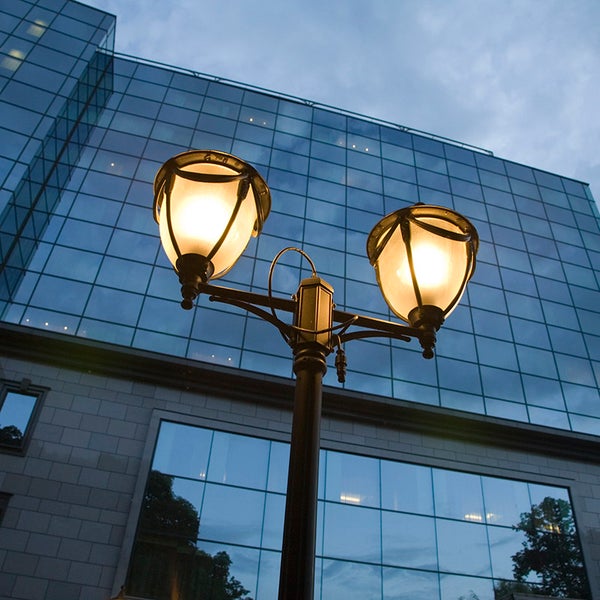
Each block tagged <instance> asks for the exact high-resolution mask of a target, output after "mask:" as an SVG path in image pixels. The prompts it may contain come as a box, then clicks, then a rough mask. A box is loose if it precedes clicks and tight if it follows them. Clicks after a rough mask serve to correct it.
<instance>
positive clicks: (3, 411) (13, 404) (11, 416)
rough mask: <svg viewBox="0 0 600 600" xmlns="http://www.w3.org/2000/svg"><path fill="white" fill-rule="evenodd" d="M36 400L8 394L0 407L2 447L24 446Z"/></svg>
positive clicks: (32, 397)
mask: <svg viewBox="0 0 600 600" xmlns="http://www.w3.org/2000/svg"><path fill="white" fill-rule="evenodd" d="M36 400H37V397H36V396H30V395H27V394H19V393H17V392H10V391H9V392H6V396H5V397H4V402H3V403H2V406H1V407H0V445H8V446H14V447H20V446H22V444H23V438H24V437H25V433H26V430H27V426H28V425H29V421H30V419H31V416H32V415H33V409H34V408H35V403H36Z"/></svg>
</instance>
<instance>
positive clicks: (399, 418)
mask: <svg viewBox="0 0 600 600" xmlns="http://www.w3.org/2000/svg"><path fill="white" fill-rule="evenodd" d="M0 337H1V339H2V349H1V350H0V353H2V354H5V355H6V356H7V357H10V358H19V359H23V360H30V361H33V362H37V363H42V364H50V365H53V366H59V367H61V368H68V369H74V370H78V371H83V372H86V373H93V374H96V375H103V376H109V377H117V378H122V379H126V380H130V381H137V382H143V383H147V384H154V385H160V386H165V387H170V388H175V389H184V390H187V391H192V392H193V391H196V392H198V393H203V394H207V393H209V394H212V395H215V396H221V397H224V398H227V399H235V400H238V401H242V402H244V401H245V402H253V403H256V402H259V403H264V404H271V405H273V404H276V405H278V406H280V407H282V408H286V409H288V410H291V408H292V399H293V396H294V394H293V390H294V380H293V379H288V378H284V377H276V376H272V375H265V374H260V373H252V372H249V371H244V370H242V369H236V368H231V367H222V366H219V365H212V364H209V363H203V362H199V361H195V360H191V359H186V358H180V357H174V356H170V355H164V354H159V353H155V352H148V351H144V350H139V349H135V348H130V347H124V346H117V345H113V344H108V343H105V342H99V341H93V340H88V339H85V338H79V337H75V336H68V335H64V334H60V333H55V332H50V331H44V330H39V329H33V328H29V327H23V326H21V325H13V324H9V323H0ZM323 416H325V417H328V418H333V419H338V420H353V421H356V420H358V421H360V422H362V423H368V424H373V425H376V426H379V427H386V428H392V429H396V430H399V431H412V432H418V433H420V434H424V435H431V436H435V437H438V438H442V439H454V440H461V441H464V442H471V443H474V444H480V445H486V446H490V445H494V446H496V447H503V448H507V449H512V450H522V451H525V452H534V453H538V454H543V455H552V456H557V457H561V458H565V459H574V460H578V461H581V462H588V463H598V462H600V438H598V437H596V436H593V435H589V434H584V433H575V432H571V431H566V430H561V429H554V428H550V427H543V426H539V425H531V424H528V423H521V422H518V421H509V420H506V419H500V418H497V417H488V416H485V415H479V414H474V413H469V412H463V411H459V410H452V409H447V408H440V407H435V406H429V405H424V404H418V403H415V402H407V401H402V400H397V399H390V398H385V397H381V396H375V395H370V394H365V393H360V392H353V391H348V390H343V389H338V388H333V387H325V388H324V395H323Z"/></svg>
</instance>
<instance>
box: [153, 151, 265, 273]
mask: <svg viewBox="0 0 600 600" xmlns="http://www.w3.org/2000/svg"><path fill="white" fill-rule="evenodd" d="M270 207H271V195H270V192H269V188H268V186H267V184H266V183H265V181H264V180H263V179H262V177H261V176H260V175H259V174H258V172H257V171H256V170H255V169H254V168H253V167H251V166H250V165H248V164H247V163H245V162H244V161H242V160H240V159H239V158H236V157H235V156H232V155H230V154H226V153H224V152H217V151H203V150H193V151H190V152H185V153H183V154H179V155H177V156H175V157H173V158H171V159H170V160H168V161H167V162H166V163H165V164H164V165H163V166H162V167H161V168H160V170H159V171H158V173H157V175H156V178H155V180H154V218H155V220H156V222H157V223H158V224H159V230H160V238H161V242H162V245H163V248H164V251H165V253H166V254H167V257H168V258H169V260H170V261H171V263H172V264H173V266H174V267H175V269H176V270H177V271H178V272H179V266H178V261H179V259H181V257H182V256H188V255H193V256H195V257H200V258H202V259H203V264H205V265H206V272H205V273H203V274H199V275H200V278H201V279H202V280H203V281H208V279H216V278H218V277H222V276H223V275H225V273H227V271H229V270H230V269H231V267H232V266H233V265H234V264H235V262H236V261H237V260H238V258H239V257H240V255H241V254H242V253H243V252H244V250H245V248H246V246H247V245H248V242H249V241H250V238H251V237H252V236H253V235H257V234H258V233H259V232H260V231H261V229H262V225H263V222H264V220H265V219H266V217H267V216H268V214H269V211H270Z"/></svg>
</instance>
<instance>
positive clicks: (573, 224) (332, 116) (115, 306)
mask: <svg viewBox="0 0 600 600" xmlns="http://www.w3.org/2000/svg"><path fill="white" fill-rule="evenodd" d="M101 56H104V55H101ZM17 73H18V70H17V71H16V72H15V75H16V74H17ZM190 148H214V149H218V150H223V151H226V152H231V153H233V154H236V155H238V156H240V157H242V158H243V159H245V160H247V161H248V162H250V163H251V164H253V165H254V166H255V167H256V168H257V169H258V170H259V171H260V172H261V174H262V175H263V177H264V178H265V179H266V180H267V182H268V183H269V185H270V187H271V190H272V194H273V208H272V213H271V215H270V217H269V219H268V220H267V223H266V224H265V228H264V231H263V234H262V235H261V237H260V238H259V239H258V240H253V243H252V244H251V246H250V247H249V249H248V250H247V252H246V253H245V255H244V256H243V258H242V259H241V260H240V262H239V264H238V265H237V266H236V267H235V268H234V270H233V271H232V272H231V273H230V274H229V275H228V277H227V281H225V282H224V283H225V284H226V285H232V286H243V287H246V288H248V287H249V288H251V289H254V290H264V289H266V286H267V273H268V269H269V265H270V261H271V260H272V258H273V257H274V256H275V254H276V253H277V252H278V251H279V250H280V249H282V248H283V247H285V246H288V245H294V246H298V247H301V248H303V249H304V250H305V251H307V252H308V253H309V255H310V256H311V257H312V258H313V260H314V261H315V263H316V265H317V269H318V270H319V272H320V274H321V275H322V276H323V277H324V278H325V279H326V280H328V281H329V282H330V283H331V284H332V285H333V286H334V289H335V301H336V303H337V304H338V306H340V307H343V308H346V309H348V310H351V311H355V312H359V313H363V314H371V315H375V316H382V317H385V318H388V317H389V316H390V315H389V313H388V309H387V306H386V305H385V302H384V301H383V299H382V297H381V295H380V292H379V290H378V288H377V286H376V282H375V277H374V272H373V269H372V268H371V266H370V265H369V263H368V260H367V258H366V254H365V243H366V237H367V235H368V232H369V231H370V229H371V228H372V227H373V225H374V224H375V223H376V222H377V221H378V220H379V218H380V217H381V216H383V215H384V214H386V213H388V212H391V211H393V210H395V209H398V208H401V207H403V206H407V205H409V204H411V203H413V202H415V201H426V202H429V203H435V204H441V205H444V206H449V207H451V208H454V209H456V210H457V211H459V212H461V213H462V214H464V215H466V216H467V217H468V218H469V219H470V220H471V221H472V222H473V223H474V224H475V225H476V227H477V228H478V231H479V234H480V237H481V249H480V252H479V257H478V259H479V260H478V266H477V270H476V273H475V276H474V279H473V280H472V282H471V284H470V286H469V288H468V293H467V297H466V298H465V300H464V301H463V303H462V305H461V306H460V307H459V308H458V309H457V310H456V311H455V313H454V314H453V315H452V317H451V318H450V319H449V320H448V322H447V324H446V325H444V327H443V329H442V331H441V332H440V335H439V343H438V352H437V354H438V357H437V360H436V361H434V362H427V363H426V362H424V361H422V360H421V358H420V354H419V352H418V349H417V348H415V347H413V346H408V345H406V344H404V343H401V342H389V341H378V342H372V341H360V342H355V343H354V344H352V345H349V347H348V349H347V351H348V364H349V374H348V377H347V383H346V386H347V387H348V389H352V390H359V391H363V392H368V393H372V394H377V395H381V396H387V397H393V398H398V399H405V400H413V401H416V402H422V403H427V404H431V405H434V406H443V407H449V408H455V409H459V410H466V411H473V412H477V413H481V414H486V415H490V416H495V417H502V418H509V419H515V420H519V421H525V422H531V423H537V424H542V425H549V426H552V427H559V428H564V429H572V430H574V431H583V432H588V433H596V434H597V433H599V432H600V429H599V422H598V420H597V419H598V416H599V413H598V407H599V406H600V402H599V398H598V381H597V379H598V377H599V375H598V369H599V368H600V367H599V364H600V361H599V358H600V330H599V329H598V322H600V321H599V320H598V306H600V302H598V297H599V292H598V265H599V257H600V232H599V226H598V223H599V219H598V212H597V209H596V205H595V203H594V201H593V199H592V197H591V194H590V191H589V188H588V187H587V186H585V185H584V184H582V183H579V182H577V181H573V180H570V179H566V178H561V177H559V176H557V175H552V174H549V173H545V172H541V171H536V170H535V169H532V168H530V167H526V166H523V165H517V164H515V163H511V162H509V161H505V160H502V159H499V158H496V157H493V156H491V155H489V154H486V153H483V152H478V151H474V150H472V149H469V148H465V147H461V146H459V145H456V144H450V143H444V142H441V141H439V140H437V139H432V138H428V137H425V136H423V135H416V134H413V133H411V132H408V131H403V130H401V129H399V128H397V127H393V126H387V125H383V124H379V123H374V122H371V121H369V120H366V119H359V118H357V117H353V116H347V115H344V114H340V113H335V112H332V111H329V110H324V109H320V108H315V107H312V106H308V105H306V104H302V103H300V102H293V101H291V100H287V99H281V98H277V97H276V96H270V95H267V94H263V93H258V92H256V91H253V90H249V89H245V88H242V87H236V86H233V85H227V84H224V83H222V82H216V81H210V80H208V79H205V78H201V77H195V76H192V75H189V74H185V73H180V72H177V71H174V70H171V69H166V68H162V67H158V66H151V65H147V64H143V63H140V62H136V61H131V60H124V59H121V58H117V59H115V61H114V92H113V93H112V94H110V96H109V97H108V100H107V102H106V106H105V108H104V110H103V111H102V112H101V113H100V115H99V122H98V124H97V125H96V126H95V127H94V128H93V129H92V130H91V133H90V135H89V138H88V139H87V142H86V144H85V148H84V150H83V151H82V152H81V156H80V157H79V159H78V160H76V161H75V162H74V163H73V169H72V172H71V177H70V178H69V180H68V181H61V182H59V183H60V184H61V185H60V188H59V191H60V200H59V201H57V204H56V207H54V202H53V201H52V202H46V205H47V210H48V211H51V213H52V216H51V218H50V221H49V226H48V228H47V229H45V228H43V227H39V228H38V229H40V231H42V232H43V234H40V235H36V234H35V233H34V232H31V233H30V234H29V235H23V236H21V237H19V236H17V239H19V240H20V239H21V238H22V239H23V240H26V241H27V242H28V243H29V246H28V248H30V247H31V250H22V251H21V253H20V256H19V260H20V261H21V262H22V263H27V266H26V267H25V266H23V267H22V271H23V272H22V273H21V275H20V276H19V277H18V278H17V281H18V282H19V283H20V285H19V286H18V288H17V289H13V288H14V287H15V286H14V285H12V284H11V282H12V281H13V280H14V279H15V277H14V276H13V275H12V274H11V273H12V271H11V270H10V269H8V270H7V268H5V273H7V274H6V275H5V280H7V281H5V283H4V286H5V287H6V288H7V289H6V291H5V292H4V293H5V295H8V297H9V299H8V301H7V303H6V308H5V309H4V312H3V316H2V318H3V319H4V320H5V321H8V322H12V323H20V324H24V325H29V326H33V327H40V328H48V329H54V330H57V331H62V332H66V333H70V334H73V335H78V336H84V337H88V338H92V339H102V340H105V341H110V342H114V343H117V344H124V345H131V346H134V347H138V348H144V349H149V350H155V351H159V352H162V353H167V354H172V355H178V356H187V357H190V358H194V359H198V360H201V361H208V362H215V363H220V364H225V365H230V366H233V367H239V368H242V369H247V370H251V371H258V372H264V373H272V374H276V375H283V376H289V375H290V374H291V359H290V358H288V353H287V351H286V348H285V346H284V345H282V342H281V339H280V338H279V336H278V335H277V334H276V333H273V332H272V331H270V330H268V329H269V327H270V326H269V325H267V324H265V323H263V322H261V321H259V320H257V319H256V318H254V317H252V316H248V315H245V314H243V313H240V312H239V311H237V310H233V311H232V310H230V309H222V308H214V307H213V306H206V305H205V303H202V302H201V304H202V308H201V310H197V311H194V312H193V313H191V314H188V313H184V312H182V311H180V310H179V309H178V308H177V306H176V300H177V295H178V291H177V289H178V284H177V281H176V279H175V276H174V275H173V273H172V270H171V268H170V266H168V265H167V261H166V260H165V258H164V257H163V255H162V253H161V251H160V249H159V243H158V241H157V231H156V226H155V224H154V222H153V220H152V216H151V199H152V181H153V177H154V175H155V173H156V171H157V169H158V168H159V166H160V165H161V164H162V163H163V162H164V161H165V160H166V159H168V158H169V157H171V156H173V155H174V154H177V153H179V152H182V151H185V150H188V149H190ZM14 203H15V204H17V205H18V199H16V200H15V201H14ZM45 214H46V213H45ZM9 218H10V219H11V225H8V224H6V223H7V221H8V219H9ZM4 222H5V225H4V228H5V230H6V233H7V235H8V236H9V238H10V236H12V238H11V239H12V243H13V244H14V243H15V237H14V229H15V226H14V224H12V223H14V218H13V217H12V216H5V217H4ZM42 223H43V224H44V223H45V221H42ZM34 225H35V220H34ZM34 225H30V227H32V228H33V227H34ZM19 231H21V229H19ZM27 231H28V230H27ZM31 238H34V239H33V240H32V239H31ZM30 240H31V241H30ZM33 241H35V242H36V244H35V253H34V247H33ZM11 247H12V246H10V244H9V249H10V248H11ZM30 254H31V257H30ZM12 260H16V259H12ZM283 262H284V264H283V266H280V267H278V269H276V272H275V278H274V287H275V291H276V293H279V294H283V295H289V294H291V293H293V292H295V290H296V287H297V284H298V281H299V279H300V278H301V276H302V275H303V272H302V265H301V264H300V262H299V261H298V260H297V259H295V258H293V257H291V258H288V257H286V258H285V260H284V261H283ZM8 263H9V264H10V265H11V268H12V264H11V263H10V260H9V261H8ZM25 271H26V272H25ZM304 274H305V272H304ZM165 314H168V315H169V318H168V319H164V318H160V317H161V315H165ZM326 383H328V384H329V385H333V386H336V385H338V384H337V383H336V381H335V375H334V374H332V373H330V374H328V376H327V378H326Z"/></svg>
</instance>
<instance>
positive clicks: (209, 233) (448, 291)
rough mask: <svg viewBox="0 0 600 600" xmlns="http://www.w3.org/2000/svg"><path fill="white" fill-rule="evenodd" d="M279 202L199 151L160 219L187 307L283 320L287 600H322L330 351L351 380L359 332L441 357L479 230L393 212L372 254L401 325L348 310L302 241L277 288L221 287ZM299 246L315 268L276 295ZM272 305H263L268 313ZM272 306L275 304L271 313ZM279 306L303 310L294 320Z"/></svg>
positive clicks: (231, 165) (377, 231) (167, 168)
mask: <svg viewBox="0 0 600 600" xmlns="http://www.w3.org/2000/svg"><path fill="white" fill-rule="evenodd" d="M270 207H271V196H270V192H269V188H268V186H267V184H266V183H265V181H264V180H263V179H262V177H261V176H260V175H259V174H258V172H257V171H256V170H255V169H254V168H253V167H251V166H250V165H248V164H247V163H245V162H244V161H242V160H240V159H239V158H236V157H234V156H232V155H230V154H226V153H224V152H219V151H213V150H211V151H197V150H194V151H190V152H184V153H183V154H179V155H177V156H175V157H173V158H171V159H170V160H168V161H167V162H166V163H165V164H164V165H163V166H162V167H161V168H160V170H159V171H158V173H157V175H156V179H155V181H154V218H155V220H156V221H157V223H158V224H159V227H160V236H161V242H162V245H163V248H164V250H165V252H166V254H167V256H168V258H169V260H170V261H171V263H172V264H173V266H174V268H175V271H176V272H177V274H178V275H179V280H180V283H181V286H182V287H181V294H182V297H183V300H182V301H181V306H182V307H183V308H185V309H190V308H192V306H193V301H194V299H195V298H196V297H197V296H198V295H199V294H201V293H204V294H208V295H209V297H210V300H212V301H216V302H223V303H226V304H231V305H234V306H237V307H240V308H242V309H244V310H247V311H249V312H251V313H253V314H255V315H257V316H259V317H261V318H262V319H264V320H266V321H268V322H270V323H271V324H273V325H274V326H275V327H277V329H278V330H279V331H280V333H281V334H282V336H283V337H284V339H285V340H286V342H287V343H288V344H289V346H290V347H291V349H292V352H293V356H294V363H293V368H294V373H295V375H296V386H295V394H294V414H293V421H292V438H291V448H290V464H289V474H288V487H287V496H286V509H285V521H284V532H283V545H282V556H281V571H280V581H279V600H312V598H313V589H314V559H315V539H316V518H317V486H318V472H319V469H318V461H319V447H320V444H319V442H320V419H321V401H322V379H323V375H324V374H325V372H326V370H327V364H326V357H327V355H329V354H330V353H331V352H332V351H333V350H334V349H336V348H337V356H336V361H335V362H336V368H337V374H338V379H339V380H340V382H343V381H344V378H345V367H346V359H345V355H344V351H343V344H344V343H345V342H347V341H350V340H353V339H361V338H368V337H387V338H394V339H399V340H404V341H409V340H410V338H417V339H418V340H419V342H420V344H421V346H422V348H423V356H424V357H425V358H432V357H433V349H434V347H435V341H436V338H435V334H436V332H437V330H438V329H439V328H440V326H441V325H442V323H443V322H444V319H445V318H446V316H448V314H450V312H451V311H452V310H453V309H454V308H455V307H456V305H457V304H458V302H459V300H460V298H461V296H462V294H463V292H464V290H465V287H466V285H467V282H468V280H469V279H470V277H471V276H472V274H473V271H474V269H475V255H476V253H477V248H478V244H479V239H478V236H477V231H476V230H475V228H474V227H473V225H472V224H471V223H470V222H469V221H468V220H467V219H465V218H464V217H462V216H461V215H459V214H457V213H456V212H454V211H452V210H449V209H447V208H443V207H439V206H429V205H425V204H416V205H414V206H410V207H408V208H404V209H401V210H398V211H396V212H394V213H392V214H390V215H387V216H385V217H384V218H383V219H381V221H379V223H377V225H375V227H374V228H373V230H372V231H371V233H370V235H369V237H368V240H367V255H368V257H369V260H370V262H371V264H372V265H373V266H374V268H375V272H376V274H377V281H378V284H379V286H380V288H381V291H382V293H383V296H384V298H385V300H386V302H387V304H388V306H389V307H390V309H391V311H392V312H393V313H394V314H395V315H397V316H398V317H400V318H401V319H403V320H404V321H406V322H407V323H408V325H402V324H399V323H394V322H391V321H384V320H381V319H375V318H373V317H367V316H362V315H356V314H352V313H348V312H345V311H340V310H337V309H336V308H335V306H334V303H333V288H332V287H331V286H330V285H329V284H328V283H327V282H326V281H324V280H323V279H321V278H320V277H319V276H318V274H317V271H316V268H315V266H314V264H313V262H312V261H311V260H310V257H308V256H307V255H306V254H305V253H304V252H303V251H302V250H300V249H298V248H285V249H284V250H282V251H281V252H280V253H279V254H278V255H277V256H276V257H275V259H274V260H273V263H272V264H271V270H270V272H269V280H268V291H269V293H268V295H263V294H256V293H253V292H247V291H242V290H237V289H231V288H225V287H222V286H215V285H213V284H211V283H210V281H211V280H212V279H216V278H218V277H221V276H223V275H225V274H226V273H227V272H228V271H229V270H230V269H231V267H232V266H233V265H234V264H235V262H236V261H237V259H238V258H239V257H240V256H241V254H242V253H243V251H244V249H245V248H246V246H247V244H248V242H249V240H250V237H251V236H252V235H258V234H259V233H260V231H261V229H262V226H263V223H264V221H265V219H266V218H267V216H268V214H269V211H270ZM288 251H296V252H299V253H300V254H301V255H302V256H303V257H304V258H305V259H306V260H307V261H308V262H309V264H310V266H311V271H312V273H311V276H310V277H308V278H306V279H303V280H302V281H301V282H300V286H299V288H298V291H297V292H296V294H295V295H294V296H293V297H292V299H284V298H277V297H274V296H273V294H272V293H271V289H272V286H271V281H272V274H273V269H274V267H275V265H276V263H277V261H278V260H279V258H280V257H281V256H282V254H283V253H284V252H288ZM261 307H264V308H261ZM265 308H266V309H268V310H265ZM277 311H284V312H288V313H291V314H292V315H293V322H292V323H291V324H288V323H285V322H283V321H281V320H280V319H279V317H278V316H277Z"/></svg>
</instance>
